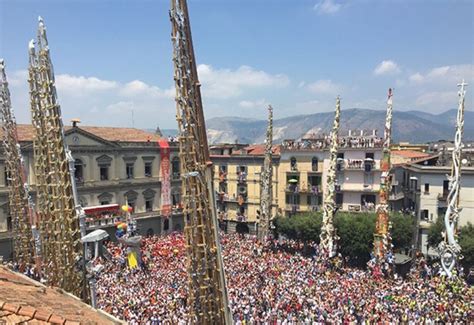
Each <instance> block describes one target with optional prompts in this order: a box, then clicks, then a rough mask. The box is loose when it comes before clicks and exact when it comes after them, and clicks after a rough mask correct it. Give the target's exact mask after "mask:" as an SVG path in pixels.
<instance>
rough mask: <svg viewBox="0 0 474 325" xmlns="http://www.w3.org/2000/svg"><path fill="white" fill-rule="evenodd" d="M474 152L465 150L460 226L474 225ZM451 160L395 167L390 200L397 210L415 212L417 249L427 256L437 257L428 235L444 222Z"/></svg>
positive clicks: (435, 159)
mask: <svg viewBox="0 0 474 325" xmlns="http://www.w3.org/2000/svg"><path fill="white" fill-rule="evenodd" d="M472 153H473V152H472V149H470V148H466V150H463V158H462V167H461V168H462V178H461V191H460V201H459V206H460V207H461V211H460V214H459V223H458V225H459V226H464V225H466V224H467V223H468V222H471V223H474V167H473V165H472V161H471V158H470V157H471V154H472ZM450 173H451V159H450V154H448V153H438V154H437V155H434V156H431V157H428V158H424V159H420V160H418V161H416V162H413V163H408V164H405V165H399V166H396V168H395V169H394V178H395V179H394V183H393V186H392V193H391V200H392V202H393V206H394V208H395V209H407V210H410V211H412V213H413V214H414V215H415V218H416V220H417V228H418V229H417V234H415V235H416V236H415V237H416V239H417V246H418V248H420V249H421V251H422V252H423V253H424V254H435V252H434V251H433V250H430V249H429V248H428V231H429V228H430V226H431V225H432V224H433V223H435V222H436V220H437V219H438V218H444V215H445V213H446V209H447V196H448V193H449V180H448V175H450Z"/></svg>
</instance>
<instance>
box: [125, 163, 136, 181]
mask: <svg viewBox="0 0 474 325" xmlns="http://www.w3.org/2000/svg"><path fill="white" fill-rule="evenodd" d="M133 165H134V163H127V164H126V165H125V173H126V175H127V178H129V179H130V178H133Z"/></svg>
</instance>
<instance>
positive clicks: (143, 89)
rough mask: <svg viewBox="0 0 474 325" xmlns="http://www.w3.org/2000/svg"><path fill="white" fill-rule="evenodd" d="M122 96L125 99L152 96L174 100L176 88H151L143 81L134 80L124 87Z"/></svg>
mask: <svg viewBox="0 0 474 325" xmlns="http://www.w3.org/2000/svg"><path fill="white" fill-rule="evenodd" d="M120 94H121V95H122V96H125V97H134V96H151V97H157V98H173V97H174V95H175V88H174V87H173V88H169V89H165V90H163V89H160V88H159V87H156V86H150V85H148V84H146V83H144V82H143V81H140V80H133V81H130V82H129V83H126V84H125V85H123V87H122V88H121V89H120Z"/></svg>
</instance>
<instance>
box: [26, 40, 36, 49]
mask: <svg viewBox="0 0 474 325" xmlns="http://www.w3.org/2000/svg"><path fill="white" fill-rule="evenodd" d="M34 48H35V40H34V39H31V40H30V42H29V43H28V49H30V50H32V49H34Z"/></svg>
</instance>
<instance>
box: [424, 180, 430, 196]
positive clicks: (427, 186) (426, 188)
mask: <svg viewBox="0 0 474 325" xmlns="http://www.w3.org/2000/svg"><path fill="white" fill-rule="evenodd" d="M429 193H430V184H429V183H425V194H429Z"/></svg>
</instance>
